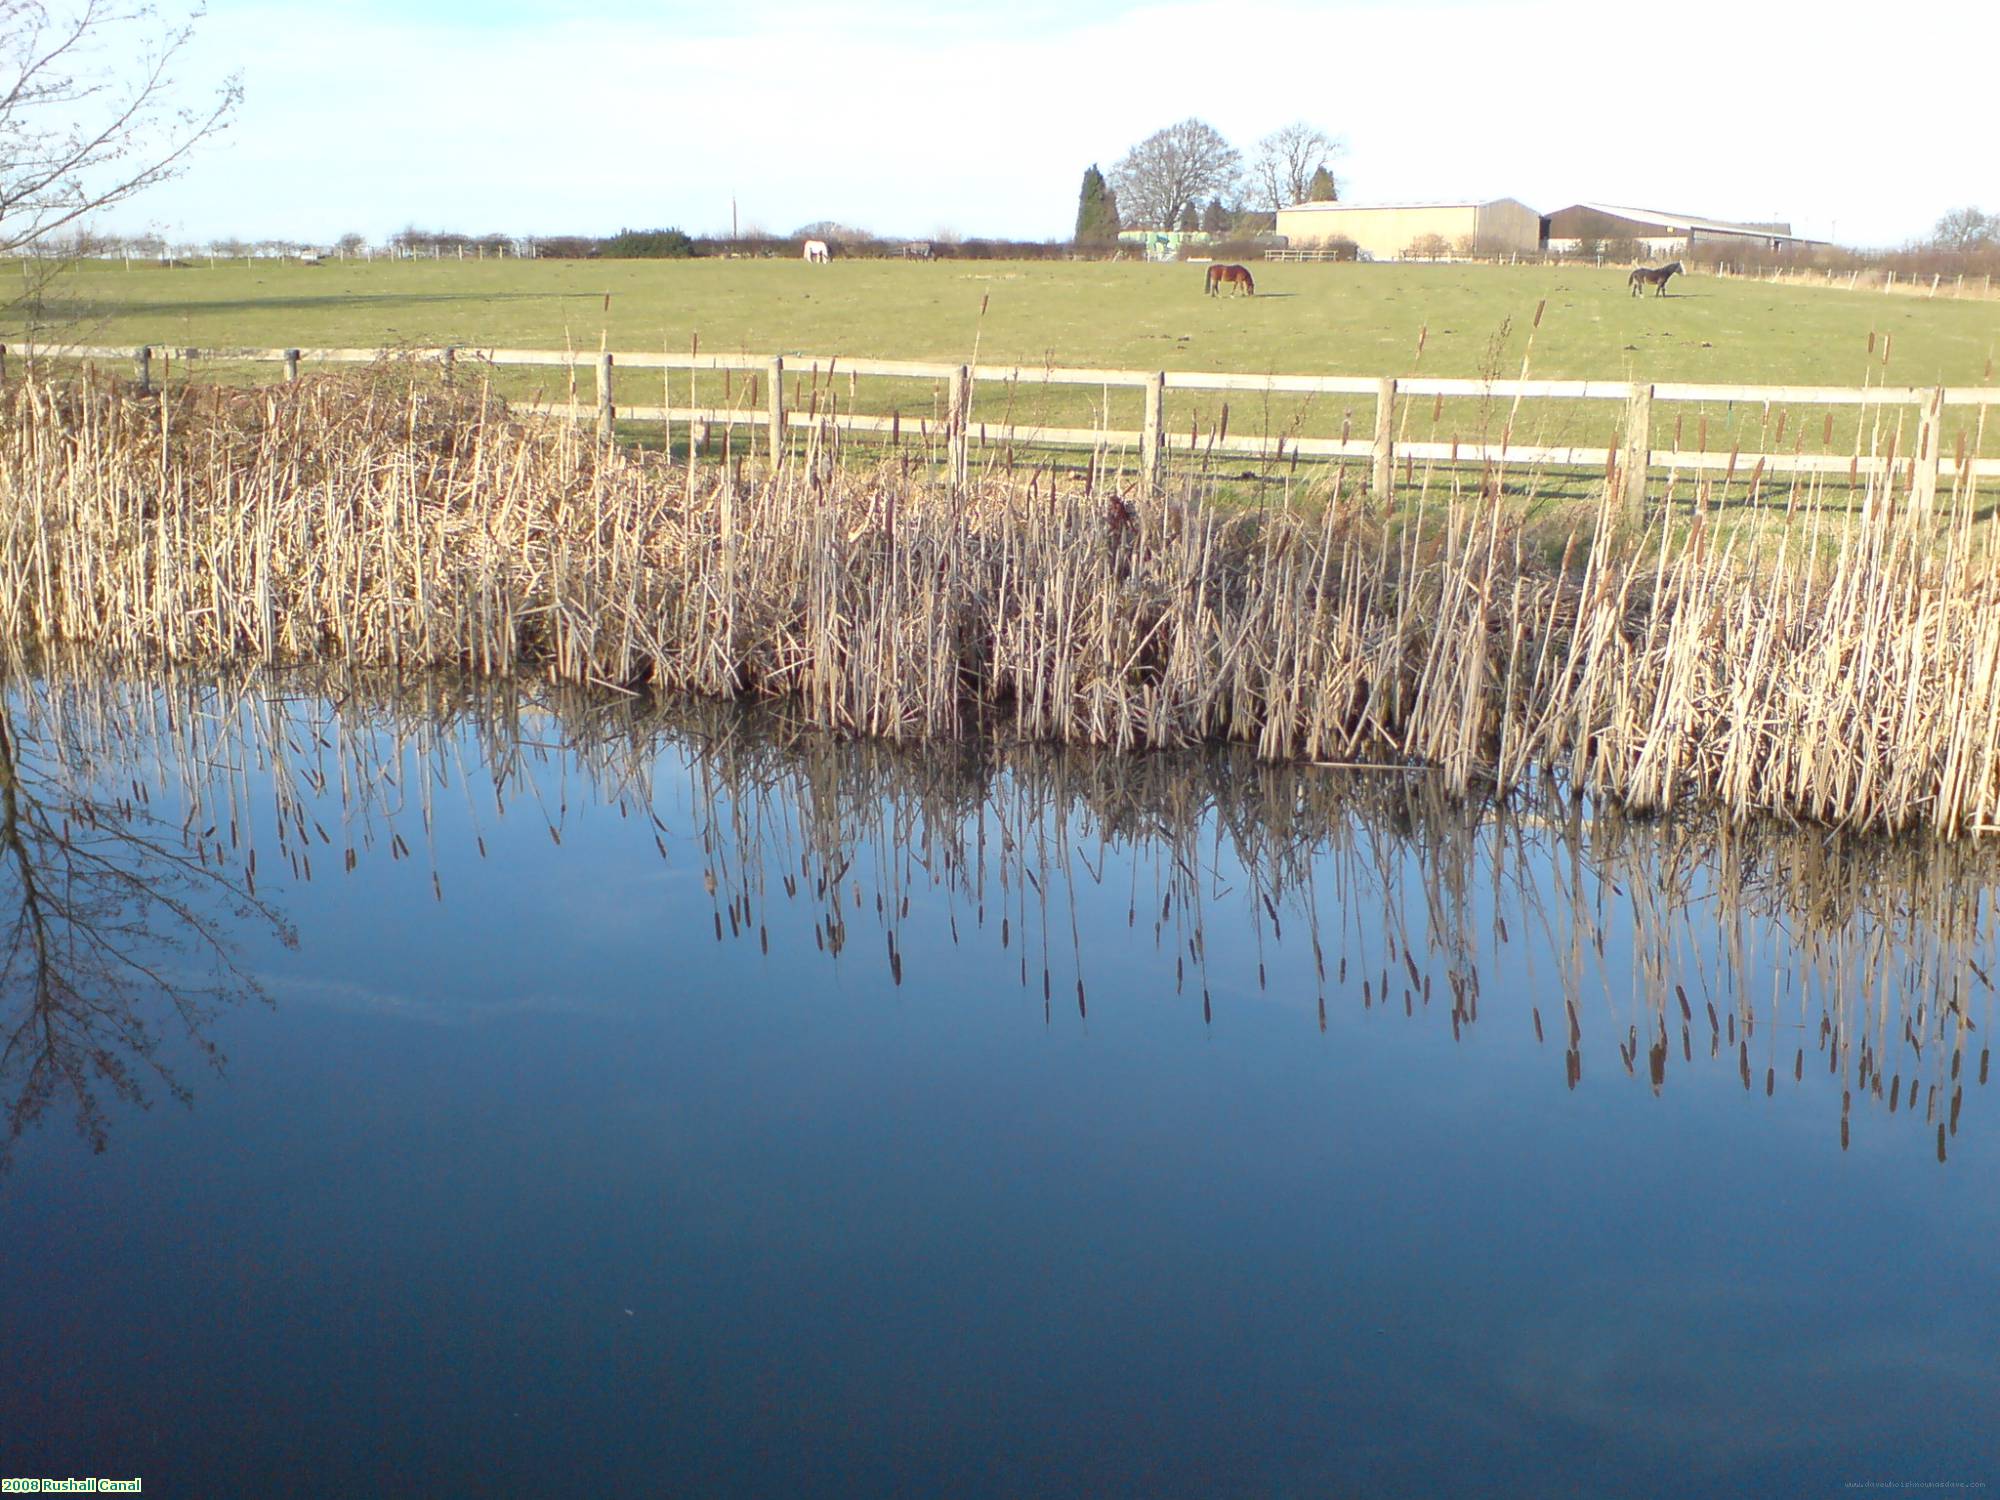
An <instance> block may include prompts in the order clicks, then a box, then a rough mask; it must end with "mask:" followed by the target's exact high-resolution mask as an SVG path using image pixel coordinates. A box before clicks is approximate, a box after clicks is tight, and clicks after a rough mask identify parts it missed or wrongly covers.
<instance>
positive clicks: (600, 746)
mask: <svg viewBox="0 0 2000 1500" xmlns="http://www.w3.org/2000/svg"><path fill="white" fill-rule="evenodd" d="M0 730H4V735H0V751H4V754H0V793H4V796H0V924H4V933H5V942H6V945H7V946H6V949H5V963H6V967H5V970H4V975H3V976H0V1027H4V1031H0V1046H4V1049H5V1055H4V1062H0V1090H4V1092H0V1107H4V1108H5V1110H6V1111H7V1115H6V1125H5V1132H4V1136H0V1151H4V1153H5V1169H4V1171H0V1247H4V1248H3V1249H0V1257H4V1268H5V1275H4V1276H3V1277H0V1344H4V1348H5V1351H6V1354H5V1358H4V1360H0V1471H4V1473H5V1474H6V1475H10V1476H11V1475H25V1474H33V1475H53V1476H63V1475H72V1474H75V1475H86V1474H87V1475H116V1476H131V1475H139V1476H142V1477H143V1478H144V1480H145V1492H146V1493H147V1494H161V1495H170V1496H171V1495H198V1496H212V1495H253V1494H286V1495H359V1494H401V1493H416V1492H428V1493H437V1494H454V1495H471V1494H529V1493H535V1494H561V1495H570V1494H598V1493H607V1492H611V1491H613V1490H618V1491H623V1492H631V1493H644V1494H664V1493H672V1494H722V1493H736V1494H815V1495H817V1494H825V1495H884V1494H899V1493H904V1494H933V1493H937V1494H955V1495H956V1494H963V1495H985V1494H991V1495H1003V1494H1004V1495H1026V1494H1044V1493H1047V1494H1055V1493H1093V1494H1126V1493H1129V1494H1148V1495H1179V1494H1187V1495H1345V1494H1474V1493H1476V1494H1497V1495H1505V1494H1521V1495H1547V1494H1566V1493H1583V1494H1596V1493H1602V1494H1704V1495H1706V1494H1738V1493H1741V1494H1783V1495H1812V1494H1828V1495H1831V1494H1840V1493H1851V1492H1852V1491H1850V1490H1849V1489H1848V1488H1847V1487H1848V1486H1850V1485H1855V1484H1865V1483H1871V1482H1877V1483H1927V1484H1928V1483H1954V1484H1965V1485H1977V1484H1982V1483H1983V1484H1985V1485H1986V1486H1988V1487H1990V1486H1991V1485H1993V1484H1994V1483H1996V1482H2000V1460H1996V1454H2000V1438H1996V1435H1995V1413H1996V1412H2000V1368H1997V1367H1996V1361H1995V1350H1996V1349H2000V1274H1996V1269H1995V1267H1996V1248H1995V1247H1996V1246H1997V1245H2000V1170H1996V1168H2000V1133H1996V1132H1997V1131H2000V1127H1996V1123H1995V1121H1996V1113H1995V1108H1994V1104H1995V1101H1994V1099H1993V1096H1992V1090H1991V1086H1990V1085H1989V1084H1988V1083H1987V1081H1986V1080H1987V1077H1988V1074H1989V1070H1990V1062H1989V1057H1988V1047H1989V1042H1990V1038H1991V1034H1992V1028H1993V1025H1994V1022H1995V1008H1994V1004H1993V999H1992V995H1993V991H1992V986H1991V984H1990V983H1988V981H1987V976H1988V975H1990V974H1992V973H1993V972H1994V968H1993V952H1992V950H1993V947H1994V942H1993V933H1994V916H1993V908H1992V899H1991V898H1992V892H1993V890H1994V888H1995V870H1994V866H1993V863H1992V861H1991V858H1990V856H1978V855H1974V854H1968V853H1966V852H1963V851H1961V852H1959V853H1956V854H1954V853H1949V852H1945V853H1939V852H1936V851H1927V850H1925V849H1922V848H1920V847H1893V846H1889V847H1885V846H1881V845H1874V846H1861V847H1854V848H1847V847H1842V846H1841V845H1840V844H1839V843H1838V842H1837V841H1829V840H1828V839H1827V838H1825V837H1824V836H1823V835H1819V834H1811V835H1808V834H1794V835H1789V836H1771V835H1761V836H1756V837H1751V836H1746V835H1730V834H1728V833H1726V832H1724V831H1720V830H1716V829H1712V828H1703V827H1701V826H1699V825H1698V824H1695V823H1680V824H1675V825H1672V826H1667V827H1663V826H1659V825H1652V826H1639V827H1631V826H1623V825H1619V824H1617V823H1615V822H1614V821H1613V820H1611V819H1608V818H1598V819H1592V818H1590V817H1589V816H1588V810H1587V809H1583V810H1579V809H1565V808H1563V807H1561V806H1560V805H1559V804H1557V803H1555V802H1554V801H1552V800H1551V801H1549V802H1547V803H1538V804H1536V805H1535V806H1532V807H1529V808H1525V809H1515V810H1513V811H1510V812H1504V813H1501V812H1493V811H1490V810H1489V811H1486V812H1474V811H1467V810H1464V809H1454V808H1452V807H1450V806H1449V805H1447V804H1444V803H1442V802H1440V801H1438V800H1437V799H1435V798H1434V797H1432V796H1431V795H1430V794H1429V793H1428V791H1427V789H1426V788H1425V787H1424V786H1423V784H1422V782H1421V781H1420V780H1418V779H1414V778H1409V777H1404V776H1382V775H1375V776H1362V777H1353V776H1347V775H1343V774H1342V773H1339V772H1334V771H1329V770H1325V769H1310V768H1309V769H1305V770H1287V771H1279V770H1272V769H1269V768H1261V767H1258V766H1256V765H1254V764H1253V763H1251V762H1249V761H1247V760H1244V759H1240V758H1235V757H1230V756H1220V755H1216V756H1203V757H1186V758H1172V757H1156V758H1152V759H1147V760H1142V761H1137V762H1132V761H1127V762H1114V761H1106V760H1101V759H1096V758H1093V757H1090V756H1087V755H1081V754H1076V753H1061V752H1055V751H1051V750H1047V749H1038V748H1033V747H1016V748H1012V749H1003V748H998V747H986V748H977V749H969V750H960V749H954V750H951V751H949V752H942V753H939V752H929V753H923V754H918V753H914V752H909V751H896V750H890V749H885V748H882V747H879V746H866V745H855V744H843V743H837V742H833V741H830V740H826V739H823V738H819V737H815V736H812V735H807V734H802V733H797V732H793V731H791V730H789V729H788V728H787V727H786V726H784V725H783V724H781V723H773V722H771V721H768V720H764V721H755V720H750V719H746V718H743V717H740V716H735V715H732V714H727V713H722V712H714V711H708V712H683V713H678V714H671V715H661V714H657V713H646V714H642V713H640V712H638V711H637V710H635V709H633V708H631V707H629V706H626V705H620V704H611V705H606V704H604V703H602V702H598V703H587V702H582V701H562V702H555V701H548V700H528V699H523V698H521V697H518V696H512V695H509V694H506V693H502V692H500V691H497V690H493V689H473V688H469V687H465V686H463V685H439V684H430V685H428V686H426V687H424V688H423V689H421V690H419V691H415V692H408V693H405V694H403V695H401V696H400V697H398V698H397V699H395V700H393V701H390V700H385V699H383V698H381V697H377V696H372V695H371V694H369V693H367V692H365V691H362V690H360V689H358V688H356V687H355V686H354V685H353V684H338V683H324V682H321V683H311V684H307V683H300V682H298V681H286V680H278V681H273V680H270V679H252V680H250V681H247V682H233V683H227V684H218V683H215V682H202V681H166V682H156V683H152V684H150V685H146V686H143V687H142V686H134V685H129V684H122V685H121V684H117V683H113V682H108V681H104V680H101V679H94V678H90V677H87V676H85V677H70V676H65V675H62V674H59V673H55V672H53V671H52V672H51V673H50V674H49V675H47V676H45V677H44V678H42V679H40V680H37V681H33V682H25V683H24V682H22V681H19V680H17V681H16V682H15V684H14V686H13V687H12V688H10V689H9V691H8V693H7V697H6V710H5V716H4V719H0Z"/></svg>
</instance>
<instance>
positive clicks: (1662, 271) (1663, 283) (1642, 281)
mask: <svg viewBox="0 0 2000 1500" xmlns="http://www.w3.org/2000/svg"><path fill="white" fill-rule="evenodd" d="M1677 272H1678V273H1679V274H1680V275H1682V276H1685V275H1687V272H1686V271H1685V270H1684V269H1682V266H1681V263H1680V262H1679V261H1675V262H1674V263H1673V264H1672V265H1670V266H1661V267H1660V268H1659V269H1658V270H1657V271H1649V270H1648V269H1646V267H1644V266H1640V267H1639V268H1638V269H1636V270H1635V271H1633V272H1632V277H1631V279H1630V280H1629V281H1627V282H1626V283H1625V284H1626V285H1627V286H1629V287H1630V288H1632V295H1633V296H1635V297H1636V296H1638V295H1639V288H1640V287H1642V286H1650V287H1657V288H1658V290H1657V291H1655V292H1654V293H1653V295H1654V296H1656V297H1664V296H1666V295H1667V278H1668V277H1669V276H1672V275H1674V274H1675V273H1677Z"/></svg>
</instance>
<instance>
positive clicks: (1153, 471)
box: [1139, 370, 1167, 495]
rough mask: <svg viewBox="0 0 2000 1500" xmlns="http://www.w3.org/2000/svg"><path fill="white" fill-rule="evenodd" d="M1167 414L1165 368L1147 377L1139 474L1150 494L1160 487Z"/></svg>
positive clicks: (1140, 441)
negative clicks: (1162, 442) (1162, 448)
mask: <svg viewBox="0 0 2000 1500" xmlns="http://www.w3.org/2000/svg"><path fill="white" fill-rule="evenodd" d="M1166 416H1167V376H1166V372H1165V371H1164V370H1155V371H1154V372H1153V373H1152V374H1151V375H1148V376H1147V377H1146V419H1145V421H1144V423H1143V424H1142V427H1143V430H1142V432H1141V433H1140V437H1139V443H1140V452H1139V474H1140V477H1141V478H1142V479H1143V480H1144V481H1145V485H1146V493H1147V494H1149V495H1150V494H1153V493H1154V492H1155V491H1157V490H1158V489H1159V487H1160V440H1161V438H1162V436H1163V435H1164V434H1165V431H1166V425H1167V422H1166Z"/></svg>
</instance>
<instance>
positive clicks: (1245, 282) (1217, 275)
mask: <svg viewBox="0 0 2000 1500" xmlns="http://www.w3.org/2000/svg"><path fill="white" fill-rule="evenodd" d="M1224 285H1228V286H1240V287H1242V288H1243V290H1244V291H1246V292H1248V293H1249V294H1250V295H1251V296H1253V297H1254V296H1256V295H1257V283H1256V282H1254V281H1252V280H1251V279H1250V273H1249V271H1247V270H1245V269H1244V268H1243V267H1242V266H1210V267H1209V268H1208V295H1209V296H1211V297H1220V296H1221V295H1222V293H1221V292H1220V291H1219V290H1217V289H1218V288H1219V287H1222V286H1224Z"/></svg>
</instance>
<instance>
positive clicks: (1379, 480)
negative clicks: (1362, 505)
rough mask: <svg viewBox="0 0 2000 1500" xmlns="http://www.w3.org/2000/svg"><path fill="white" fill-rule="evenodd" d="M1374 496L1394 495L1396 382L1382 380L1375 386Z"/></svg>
mask: <svg viewBox="0 0 2000 1500" xmlns="http://www.w3.org/2000/svg"><path fill="white" fill-rule="evenodd" d="M1374 491H1375V498H1376V499H1377V500H1392V499H1394V498H1395V495H1396V382H1395V381H1394V380H1393V379H1389V380H1384V381H1383V382H1382V383H1381V384H1380V385H1378V386H1377V387H1376V388H1375V481H1374Z"/></svg>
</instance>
